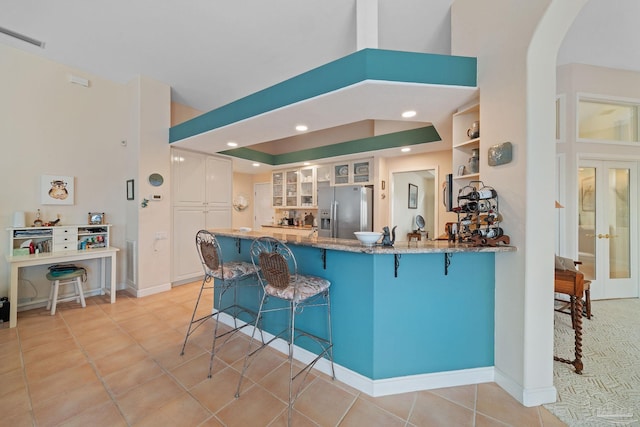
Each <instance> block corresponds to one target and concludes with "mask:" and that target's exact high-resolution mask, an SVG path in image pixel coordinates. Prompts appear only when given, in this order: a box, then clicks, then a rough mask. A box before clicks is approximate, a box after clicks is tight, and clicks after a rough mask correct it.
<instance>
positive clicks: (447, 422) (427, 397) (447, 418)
mask: <svg viewBox="0 0 640 427" xmlns="http://www.w3.org/2000/svg"><path fill="white" fill-rule="evenodd" d="M409 422H411V423H412V424H414V425H416V426H434V427H438V426H442V427H448V426H457V427H464V426H469V427H471V426H473V422H474V413H473V411H472V410H470V409H468V408H465V407H464V406H460V405H458V404H456V403H453V402H451V401H449V400H447V399H445V398H443V397H440V396H438V395H436V394H433V393H430V392H427V391H421V392H418V393H417V396H416V402H415V404H414V406H413V410H412V411H411V416H410V417H409Z"/></svg>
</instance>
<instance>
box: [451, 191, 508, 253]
mask: <svg viewBox="0 0 640 427" xmlns="http://www.w3.org/2000/svg"><path fill="white" fill-rule="evenodd" d="M457 203H458V206H456V207H454V208H453V211H454V212H456V213H457V215H458V222H457V224H456V226H457V229H456V230H452V232H451V234H450V238H451V240H457V241H458V242H459V243H469V244H472V245H474V246H496V245H497V244H498V243H501V242H502V243H505V244H509V236H506V235H504V231H503V230H502V227H501V226H500V222H501V221H502V215H501V214H500V209H499V200H498V193H497V192H496V190H495V189H494V188H493V187H490V186H487V185H484V183H483V182H482V181H471V182H469V184H468V185H466V186H464V187H462V188H461V189H460V190H459V191H458V199H457Z"/></svg>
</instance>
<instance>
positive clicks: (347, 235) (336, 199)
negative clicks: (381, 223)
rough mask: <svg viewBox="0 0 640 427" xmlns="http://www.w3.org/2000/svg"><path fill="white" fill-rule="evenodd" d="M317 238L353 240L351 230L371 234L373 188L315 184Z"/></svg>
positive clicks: (353, 235) (353, 236)
mask: <svg viewBox="0 0 640 427" xmlns="http://www.w3.org/2000/svg"><path fill="white" fill-rule="evenodd" d="M318 217H319V219H318V221H319V222H318V236H320V237H337V238H340V239H355V238H356V236H355V234H353V232H354V231H373V187H372V186H363V185H350V186H340V187H331V186H329V184H328V183H321V184H318Z"/></svg>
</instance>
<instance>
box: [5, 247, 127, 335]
mask: <svg viewBox="0 0 640 427" xmlns="http://www.w3.org/2000/svg"><path fill="white" fill-rule="evenodd" d="M119 250H120V249H118V248H114V247H113V246H110V247H108V248H96V249H87V250H83V251H62V252H44V253H40V254H33V255H19V256H7V257H6V258H7V262H8V263H9V264H11V283H10V285H9V302H10V307H9V308H10V311H9V327H10V328H15V327H16V324H17V323H18V270H19V269H20V268H22V267H31V266H34V265H45V264H57V263H67V262H72V261H84V260H88V259H100V260H101V262H100V274H99V276H100V279H101V283H100V288H101V289H102V295H104V294H105V293H108V294H109V295H110V296H111V304H113V303H114V302H116V252H118V251H119ZM107 260H109V261H110V268H111V271H110V275H109V278H110V283H109V286H107V275H106V273H107Z"/></svg>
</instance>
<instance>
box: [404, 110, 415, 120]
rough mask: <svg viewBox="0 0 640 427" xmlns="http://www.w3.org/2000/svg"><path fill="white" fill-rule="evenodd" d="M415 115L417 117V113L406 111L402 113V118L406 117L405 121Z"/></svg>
mask: <svg viewBox="0 0 640 427" xmlns="http://www.w3.org/2000/svg"><path fill="white" fill-rule="evenodd" d="M415 115H416V112H415V111H413V110H409V111H405V112H404V113H402V117H404V118H405V119H408V118H410V117H414V116H415Z"/></svg>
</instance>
